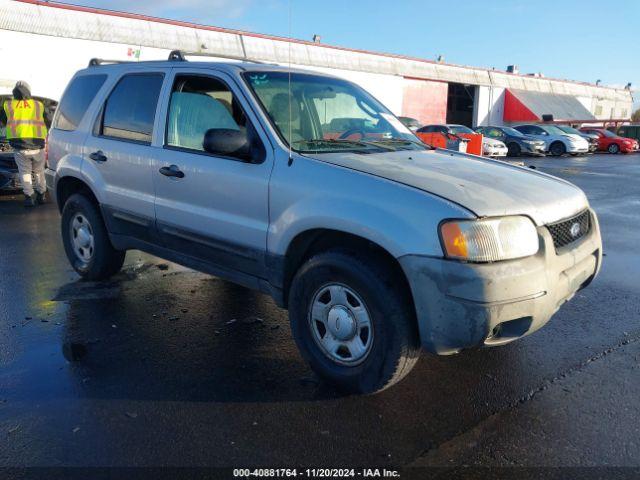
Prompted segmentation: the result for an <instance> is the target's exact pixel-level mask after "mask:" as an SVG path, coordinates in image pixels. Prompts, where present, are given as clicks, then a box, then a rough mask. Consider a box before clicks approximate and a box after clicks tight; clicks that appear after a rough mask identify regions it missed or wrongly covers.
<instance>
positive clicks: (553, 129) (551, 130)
mask: <svg viewBox="0 0 640 480" xmlns="http://www.w3.org/2000/svg"><path fill="white" fill-rule="evenodd" d="M540 128H542V129H543V130H544V131H546V132H547V133H549V134H551V135H564V134H565V132H563V131H562V130H560V129H559V128H558V127H556V126H555V125H544V126H540Z"/></svg>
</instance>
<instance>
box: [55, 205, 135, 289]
mask: <svg viewBox="0 0 640 480" xmlns="http://www.w3.org/2000/svg"><path fill="white" fill-rule="evenodd" d="M61 230H62V243H63V244H64V250H65V253H66V254H67V258H68V259H69V262H70V263H71V265H72V266H73V268H74V270H75V271H76V272H78V274H80V275H81V276H82V277H83V278H86V279H87V280H103V279H105V278H109V277H111V276H112V275H114V274H115V273H117V272H118V271H119V270H120V269H121V268H122V264H123V263H124V257H125V254H126V252H124V251H120V250H116V249H115V248H113V245H111V241H110V240H109V235H108V234H107V229H106V227H105V225H104V222H103V220H102V215H100V211H99V210H98V207H97V205H95V204H94V203H93V202H92V201H91V200H89V199H88V198H87V197H86V196H85V195H82V194H78V193H76V194H74V195H71V196H70V197H69V199H68V200H67V201H66V203H65V204H64V208H63V210H62V220H61Z"/></svg>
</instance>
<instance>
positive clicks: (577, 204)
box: [308, 149, 588, 225]
mask: <svg viewBox="0 0 640 480" xmlns="http://www.w3.org/2000/svg"><path fill="white" fill-rule="evenodd" d="M308 156H309V157H311V158H314V159H316V160H320V161H323V162H326V163H330V164H333V165H338V166H341V167H346V168H349V169H352V170H356V171H358V172H362V173H367V174H371V175H375V176H378V177H382V178H385V179H388V180H392V181H395V182H398V183H401V184H404V185H407V186H410V187H414V188H418V189H420V190H423V191H425V192H428V193H431V194H434V195H437V196H439V197H443V198H445V199H447V200H450V201H452V202H455V203H457V204H458V205H461V206H463V207H465V208H466V209H468V210H470V211H471V212H473V213H474V214H476V215H477V216H479V217H490V216H499V215H527V216H529V217H531V219H532V220H533V221H534V222H535V223H536V224H537V225H545V224H548V223H553V222H555V221H557V220H561V219H564V218H567V217H570V216H572V215H574V214H576V213H578V212H580V211H582V210H584V209H585V208H586V207H587V206H588V202H587V199H586V197H585V195H584V193H583V192H582V190H580V189H579V188H578V187H576V186H575V185H573V184H571V183H569V182H566V181H564V180H561V179H559V178H556V177H553V176H551V175H547V174H544V173H541V172H537V171H533V170H530V169H527V168H523V167H518V166H514V165H509V164H507V163H504V162H498V161H495V160H488V159H484V158H482V157H477V156H474V155H466V154H459V153H457V152H451V151H448V150H441V149H439V150H435V151H434V150H425V151H407V150H404V151H397V152H384V153H370V154H362V153H318V154H311V155H308Z"/></svg>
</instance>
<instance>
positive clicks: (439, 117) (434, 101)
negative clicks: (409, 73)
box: [402, 78, 449, 124]
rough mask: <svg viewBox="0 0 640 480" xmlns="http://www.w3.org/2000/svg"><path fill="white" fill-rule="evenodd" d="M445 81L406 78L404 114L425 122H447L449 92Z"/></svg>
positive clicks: (403, 99) (403, 102)
mask: <svg viewBox="0 0 640 480" xmlns="http://www.w3.org/2000/svg"><path fill="white" fill-rule="evenodd" d="M448 88H449V85H448V84H447V83H445V82H432V81H429V80H415V79H413V78H405V79H404V88H403V90H404V91H403V98H402V115H403V116H405V117H412V118H415V119H417V120H419V121H420V122H422V123H424V124H431V123H446V122H447V94H448Z"/></svg>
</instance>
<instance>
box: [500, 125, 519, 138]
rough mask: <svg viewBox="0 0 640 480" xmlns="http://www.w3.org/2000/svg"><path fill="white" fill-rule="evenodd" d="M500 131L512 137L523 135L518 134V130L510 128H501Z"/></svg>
mask: <svg viewBox="0 0 640 480" xmlns="http://www.w3.org/2000/svg"><path fill="white" fill-rule="evenodd" d="M502 131H503V132H504V133H506V134H507V135H510V136H512V137H524V133H522V132H519V131H518V130H516V129H515V128H511V127H502Z"/></svg>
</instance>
